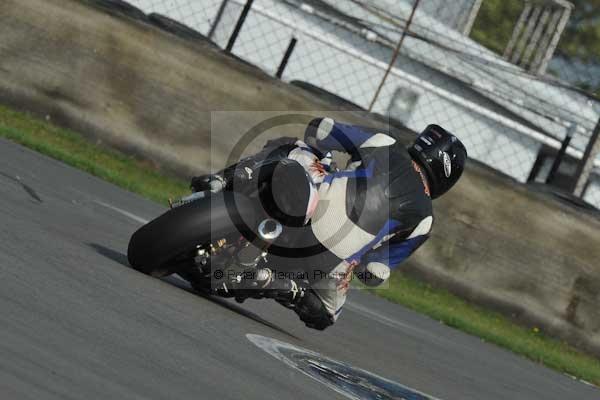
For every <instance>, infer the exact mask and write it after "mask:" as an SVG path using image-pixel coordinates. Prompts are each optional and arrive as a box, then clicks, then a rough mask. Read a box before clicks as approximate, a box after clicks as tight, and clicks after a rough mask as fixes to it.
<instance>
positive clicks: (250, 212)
mask: <svg viewBox="0 0 600 400" xmlns="http://www.w3.org/2000/svg"><path fill="white" fill-rule="evenodd" d="M234 197H235V203H233V198H234ZM230 203H231V204H230ZM228 204H229V207H227V205H228ZM234 204H235V205H234ZM256 219H257V218H256V212H255V209H254V205H253V203H252V201H251V200H250V199H249V198H247V197H245V196H242V195H239V194H235V196H233V195H232V194H231V193H229V194H228V195H227V196H226V195H225V194H223V193H217V194H215V195H213V196H211V197H209V198H207V199H204V200H197V201H194V202H191V203H189V204H185V205H182V206H180V207H177V208H175V209H172V210H169V211H167V212H165V213H164V214H162V215H161V216H159V217H158V218H156V219H154V220H153V221H150V222H149V223H148V224H146V225H144V226H142V227H141V228H140V229H138V230H137V231H136V232H135V233H134V234H133V235H132V236H131V239H130V240H129V247H128V249H127V259H128V260H129V264H130V265H131V266H132V267H133V268H134V269H136V270H138V271H140V272H143V273H145V274H148V275H152V276H156V277H161V276H166V275H170V274H172V273H174V272H176V269H177V263H176V262H175V261H176V259H177V258H180V257H184V256H185V255H186V254H189V256H190V257H192V255H193V251H194V250H195V249H196V246H198V245H205V244H207V243H210V242H212V241H214V240H217V239H221V238H224V237H231V236H232V235H236V236H239V235H240V234H242V235H248V234H249V232H248V229H247V227H249V228H250V229H253V228H254V226H256Z"/></svg>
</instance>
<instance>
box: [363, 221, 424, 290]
mask: <svg viewBox="0 0 600 400" xmlns="http://www.w3.org/2000/svg"><path fill="white" fill-rule="evenodd" d="M432 222H433V218H432V217H427V218H425V219H424V220H422V221H421V222H420V223H419V224H418V225H417V227H416V228H415V229H414V230H413V231H412V232H411V233H410V234H409V235H408V236H407V237H406V238H405V239H402V240H401V239H399V238H394V237H392V238H391V240H389V241H388V242H386V243H384V244H382V245H381V246H379V247H377V248H374V249H372V250H370V251H369V252H368V253H366V254H365V255H364V256H363V258H362V260H361V263H360V266H359V267H358V268H357V269H356V270H355V274H356V275H357V277H358V278H359V279H360V280H361V281H362V282H363V283H365V284H366V285H368V286H378V285H380V284H382V283H383V282H384V281H385V280H387V278H388V277H389V275H390V270H392V269H394V268H396V267H398V265H400V264H401V263H402V262H404V260H406V259H407V258H408V257H410V256H411V254H413V253H414V252H415V251H416V250H417V249H418V248H419V247H420V246H421V245H422V244H423V243H425V241H426V240H427V239H428V238H429V233H430V231H431V225H432Z"/></svg>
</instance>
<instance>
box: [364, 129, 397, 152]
mask: <svg viewBox="0 0 600 400" xmlns="http://www.w3.org/2000/svg"><path fill="white" fill-rule="evenodd" d="M394 143H396V139H394V138H393V137H391V136H388V135H385V134H383V133H377V134H375V135H373V136H371V137H370V138H369V139H367V141H366V142H364V143H363V144H361V145H360V147H361V149H364V148H366V147H387V146H391V145H393V144H394Z"/></svg>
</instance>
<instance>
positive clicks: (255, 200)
mask: <svg viewBox="0 0 600 400" xmlns="http://www.w3.org/2000/svg"><path fill="white" fill-rule="evenodd" d="M254 179H255V181H254V182H253V185H252V190H251V191H248V190H246V191H244V193H239V192H237V191H235V190H223V191H220V192H217V193H213V192H210V191H207V192H197V193H193V194H192V195H190V196H187V197H184V198H182V199H180V200H178V201H176V202H173V203H171V209H169V210H168V211H166V212H165V213H164V214H162V215H160V216H159V217H158V218H156V219H154V220H152V221H150V222H149V223H147V224H146V225H144V226H142V227H141V228H140V229H138V230H137V231H136V232H135V233H134V234H133V235H132V236H131V239H130V241H129V246H128V250H127V258H128V260H129V263H130V265H131V266H132V267H133V268H134V269H136V270H138V271H140V272H143V273H145V274H148V275H151V276H154V277H164V276H167V275H171V274H178V275H179V276H181V277H182V278H184V279H185V280H187V281H188V282H190V283H191V285H192V287H194V288H195V289H196V290H198V291H201V292H204V293H208V294H216V295H219V296H223V297H236V293H235V292H232V291H231V290H229V289H228V288H231V287H235V286H236V284H239V283H240V282H241V281H242V280H246V281H250V282H251V281H252V280H253V279H255V280H258V277H257V275H256V274H257V273H259V271H260V270H261V269H263V267H267V266H269V264H270V258H272V254H271V253H272V252H273V250H274V249H278V250H279V252H280V253H281V249H294V247H295V246H294V243H295V242H296V241H297V240H298V237H299V235H300V236H301V235H302V229H303V226H302V225H304V223H303V222H304V218H305V217H306V216H305V215H304V213H299V212H298V210H300V209H303V208H304V210H306V204H305V203H306V202H307V201H310V193H311V192H310V190H312V189H311V188H312V186H311V185H313V184H312V181H311V180H310V178H309V177H308V175H307V174H306V172H305V170H304V168H302V167H301V166H300V165H299V164H297V163H289V162H288V163H286V162H281V160H279V161H278V162H277V163H276V166H275V167H272V166H271V167H268V168H267V167H263V168H261V170H260V173H257V174H256V177H255V178H254ZM290 183H294V184H292V185H290ZM281 185H284V186H286V188H285V189H286V190H281ZM274 186H279V188H274ZM306 188H308V191H307V189H306ZM280 194H281V195H280ZM299 214H303V215H302V216H301V217H299ZM275 243H277V244H275ZM284 252H285V251H284ZM288 253H289V252H288ZM280 255H281V254H280ZM255 295H256V296H260V293H258V292H257V293H255Z"/></svg>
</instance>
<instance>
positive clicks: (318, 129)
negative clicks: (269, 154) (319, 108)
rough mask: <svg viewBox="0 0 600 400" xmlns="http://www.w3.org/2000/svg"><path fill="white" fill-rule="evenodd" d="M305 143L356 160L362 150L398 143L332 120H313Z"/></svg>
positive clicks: (377, 134) (387, 137)
mask: <svg viewBox="0 0 600 400" xmlns="http://www.w3.org/2000/svg"><path fill="white" fill-rule="evenodd" d="M304 141H305V142H306V143H308V144H310V145H311V146H314V147H316V148H317V149H318V150H320V151H321V152H323V153H326V152H328V151H343V152H345V153H349V154H350V155H352V156H353V158H356V157H358V156H359V152H360V149H366V148H374V147H386V146H391V145H392V144H394V143H396V140H395V139H393V138H392V137H390V136H388V135H386V134H383V133H376V134H372V133H370V132H367V131H366V130H365V129H364V128H361V127H358V126H354V125H347V124H342V123H339V122H335V121H334V120H333V119H331V118H317V119H314V120H312V121H311V122H310V123H309V124H308V127H307V128H306V131H305V133H304Z"/></svg>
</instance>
